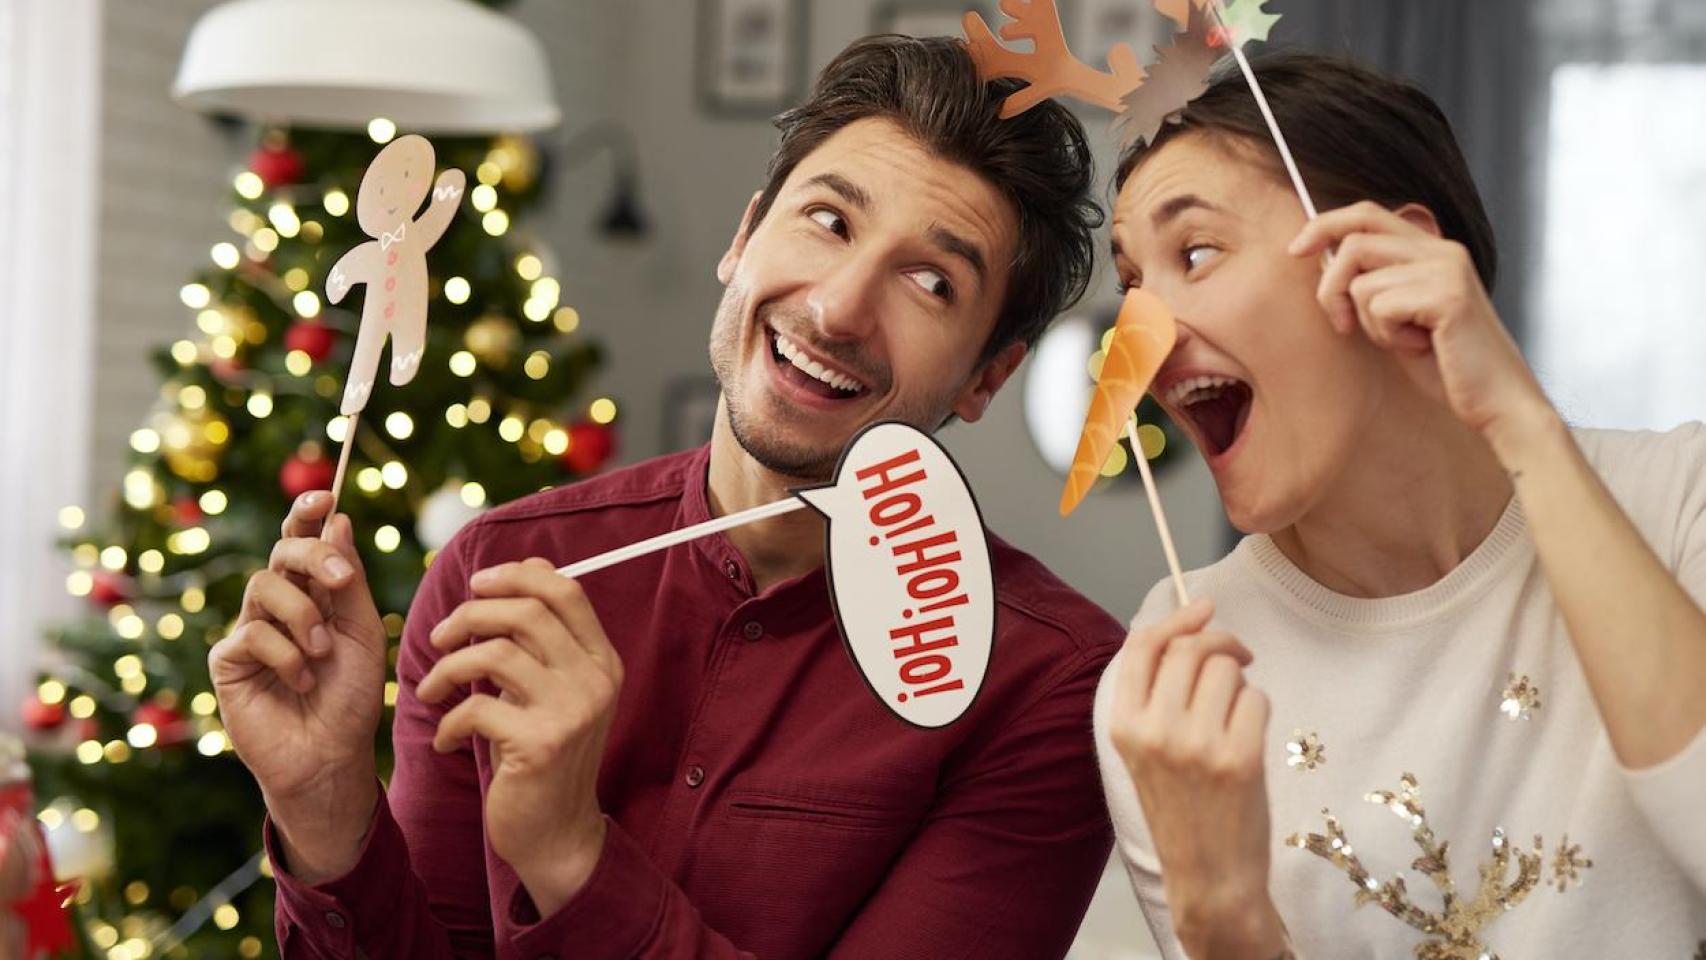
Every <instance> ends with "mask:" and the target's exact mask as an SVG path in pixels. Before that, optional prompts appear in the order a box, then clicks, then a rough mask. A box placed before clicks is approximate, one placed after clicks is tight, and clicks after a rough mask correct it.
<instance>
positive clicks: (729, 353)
mask: <svg viewBox="0 0 1706 960" xmlns="http://www.w3.org/2000/svg"><path fill="white" fill-rule="evenodd" d="M747 301H748V295H747V294H746V292H745V291H744V290H743V289H742V288H741V286H740V284H739V282H738V281H737V282H735V283H731V284H729V285H728V286H726V287H725V288H724V289H723V297H722V300H721V301H720V302H719V303H718V304H717V316H716V319H715V321H714V322H713V323H712V325H711V343H710V353H711V371H712V373H714V374H715V375H716V377H717V383H718V385H719V386H720V388H721V389H722V394H723V409H724V410H725V411H727V416H728V424H729V432H730V433H731V434H732V435H733V436H734V438H735V442H736V443H738V444H740V446H741V449H742V450H745V451H746V454H747V456H749V457H751V458H752V459H753V460H754V461H756V462H757V463H758V464H759V465H760V466H762V467H764V468H765V469H766V470H769V471H771V472H772V473H775V474H779V475H781V476H784V477H789V478H792V479H797V480H802V481H807V482H813V483H822V482H827V481H829V480H830V479H832V478H833V477H834V475H835V466H836V464H837V463H839V462H840V460H841V450H842V445H841V444H838V445H836V446H835V447H834V448H832V449H827V450H826V449H821V448H814V447H809V446H806V445H803V444H798V443H791V442H789V441H787V440H784V439H783V438H781V437H779V436H776V435H775V433H776V431H771V430H766V429H765V428H764V425H763V424H762V423H756V422H754V419H755V418H754V417H753V416H752V411H750V410H748V409H746V407H745V405H744V404H745V399H744V397H742V396H741V392H740V390H738V389H736V387H739V386H744V384H739V383H736V382H735V381H736V379H737V378H738V377H739V376H740V373H741V371H740V362H741V335H742V334H743V333H744V332H745V330H746V327H747V320H746V318H747ZM754 325H755V326H757V325H758V321H757V320H756V318H755V320H754ZM759 332H761V331H755V333H759ZM763 333H764V335H765V336H766V337H767V336H768V332H763ZM784 333H787V334H788V335H789V336H790V337H793V336H798V332H797V331H784ZM761 350H762V352H763V356H762V358H761V360H760V362H763V363H769V362H771V357H770V353H769V351H770V350H771V346H770V344H769V343H765V344H762V345H761ZM957 392H958V391H954V393H944V395H943V396H941V397H932V398H929V400H928V402H925V403H919V404H916V405H912V404H907V405H903V406H902V407H899V408H897V409H895V410H892V411H890V412H889V413H888V414H887V415H886V416H884V417H883V419H885V420H902V421H904V422H906V423H909V424H911V425H912V426H914V427H917V428H918V429H920V430H924V431H927V432H934V431H936V430H938V429H940V428H941V427H942V426H943V425H944V424H945V423H946V422H948V420H949V419H950V418H951V414H952V407H953V402H952V401H953V396H954V394H955V393H957Z"/></svg>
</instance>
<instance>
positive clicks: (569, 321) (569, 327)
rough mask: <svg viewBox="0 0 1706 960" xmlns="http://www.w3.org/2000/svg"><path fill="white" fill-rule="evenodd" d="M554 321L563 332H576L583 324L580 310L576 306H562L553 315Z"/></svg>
mask: <svg viewBox="0 0 1706 960" xmlns="http://www.w3.org/2000/svg"><path fill="white" fill-rule="evenodd" d="M553 322H554V323H555V324H556V327H557V329H558V330H560V331H562V332H563V333H574V332H575V330H576V329H577V328H578V327H579V326H580V325H581V315H580V311H578V310H576V309H575V308H574V307H560V308H558V310H557V312H556V313H555V314H554V315H553Z"/></svg>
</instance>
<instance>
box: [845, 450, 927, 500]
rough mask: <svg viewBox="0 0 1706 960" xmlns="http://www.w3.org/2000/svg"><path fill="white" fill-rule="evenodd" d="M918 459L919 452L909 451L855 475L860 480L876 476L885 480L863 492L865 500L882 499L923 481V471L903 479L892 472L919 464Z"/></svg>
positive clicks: (910, 474)
mask: <svg viewBox="0 0 1706 960" xmlns="http://www.w3.org/2000/svg"><path fill="white" fill-rule="evenodd" d="M918 459H919V457H918V451H917V450H908V451H906V452H905V453H903V454H901V455H899V456H897V457H891V458H889V459H887V460H884V461H883V462H882V463H878V464H873V465H872V466H869V467H866V468H865V469H863V470H860V471H859V472H858V473H855V474H854V476H855V477H858V478H859V479H860V480H869V479H870V478H871V477H875V476H880V477H882V478H883V479H882V482H881V483H879V484H877V485H876V486H874V487H872V488H870V489H869V490H865V491H863V492H864V494H865V499H866V500H870V499H873V498H876V497H881V496H884V495H886V494H888V493H889V492H890V491H892V490H895V489H898V488H900V487H904V486H906V485H907V484H911V483H917V482H918V481H920V480H923V479H924V477H925V474H924V471H923V470H922V469H920V470H918V471H917V472H915V473H909V474H907V475H905V476H903V477H895V476H892V475H891V471H894V470H897V469H899V468H901V467H904V466H906V465H907V464H909V463H917V462H918Z"/></svg>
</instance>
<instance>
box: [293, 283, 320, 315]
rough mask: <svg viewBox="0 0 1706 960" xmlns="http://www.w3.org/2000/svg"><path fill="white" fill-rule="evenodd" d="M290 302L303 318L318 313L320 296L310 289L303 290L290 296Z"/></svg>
mask: <svg viewBox="0 0 1706 960" xmlns="http://www.w3.org/2000/svg"><path fill="white" fill-rule="evenodd" d="M290 304H291V306H293V307H295V308H296V312H297V313H299V314H301V315H302V316H303V317H305V318H306V317H317V316H319V315H320V298H319V296H318V295H317V294H315V293H314V291H312V290H304V291H302V292H301V293H298V294H297V295H296V296H294V297H292V298H291V300H290Z"/></svg>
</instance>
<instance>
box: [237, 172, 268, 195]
mask: <svg viewBox="0 0 1706 960" xmlns="http://www.w3.org/2000/svg"><path fill="white" fill-rule="evenodd" d="M231 185H232V186H233V187H236V188H237V195H238V196H240V197H242V198H243V199H245V200H254V199H256V198H258V197H259V196H260V195H261V194H262V193H263V192H265V191H266V189H267V185H266V184H265V183H263V182H262V181H261V178H260V175H259V174H257V173H255V171H253V170H244V171H243V172H242V173H239V174H237V177H236V179H234V180H232V181H231Z"/></svg>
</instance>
